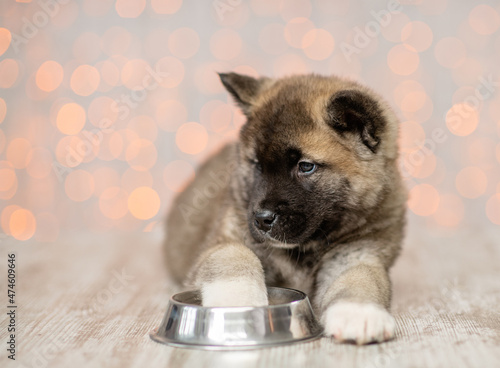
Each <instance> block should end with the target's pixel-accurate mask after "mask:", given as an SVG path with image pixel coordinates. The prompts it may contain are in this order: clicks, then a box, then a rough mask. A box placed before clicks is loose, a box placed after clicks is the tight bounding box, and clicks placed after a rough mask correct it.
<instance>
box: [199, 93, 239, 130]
mask: <svg viewBox="0 0 500 368" xmlns="http://www.w3.org/2000/svg"><path fill="white" fill-rule="evenodd" d="M232 111H233V108H232V106H231V105H228V104H226V103H224V102H222V101H220V100H213V101H209V102H207V103H206V104H205V105H203V107H202V108H201V110H200V123H201V124H203V126H205V127H207V128H208V127H209V128H210V129H211V130H212V131H214V132H216V133H221V132H223V131H224V130H226V129H227V128H228V127H229V125H230V124H231V119H232Z"/></svg>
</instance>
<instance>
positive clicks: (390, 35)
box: [372, 12, 415, 51]
mask: <svg viewBox="0 0 500 368" xmlns="http://www.w3.org/2000/svg"><path fill="white" fill-rule="evenodd" d="M379 16H380V17H383V19H384V20H382V21H380V20H379V21H377V23H378V24H380V30H381V33H382V36H383V37H384V38H385V39H386V40H387V41H390V42H394V43H400V42H402V41H403V39H402V32H403V29H404V28H405V27H406V26H407V25H408V24H409V23H410V18H409V17H408V16H407V15H406V14H405V13H404V12H399V13H388V14H385V15H382V14H379ZM373 22H375V21H373ZM382 24H383V26H382ZM372 32H373V31H372ZM411 50H412V51H413V50H415V49H411Z"/></svg>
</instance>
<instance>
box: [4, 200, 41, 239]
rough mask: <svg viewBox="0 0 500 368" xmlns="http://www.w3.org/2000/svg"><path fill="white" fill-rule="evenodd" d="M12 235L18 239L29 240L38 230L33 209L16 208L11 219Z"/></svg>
mask: <svg viewBox="0 0 500 368" xmlns="http://www.w3.org/2000/svg"><path fill="white" fill-rule="evenodd" d="M9 229H10V235H12V236H13V237H14V238H16V239H17V240H28V239H30V238H31V237H32V236H33V234H35V231H36V219H35V216H33V214H32V213H31V211H29V210H27V209H24V208H19V209H17V210H15V211H14V212H13V213H12V214H11V215H10V219H9Z"/></svg>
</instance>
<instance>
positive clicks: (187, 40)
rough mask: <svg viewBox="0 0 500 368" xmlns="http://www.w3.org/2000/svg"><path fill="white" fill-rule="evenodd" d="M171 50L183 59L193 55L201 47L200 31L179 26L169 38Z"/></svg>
mask: <svg viewBox="0 0 500 368" xmlns="http://www.w3.org/2000/svg"><path fill="white" fill-rule="evenodd" d="M168 48H169V49H170V52H171V53H172V54H173V55H174V56H176V57H178V58H181V59H189V58H190V57H193V56H194V55H195V54H196V53H197V52H198V49H199V48H200V38H199V37H198V33H196V31H195V30H194V29H192V28H187V27H184V28H178V29H176V30H175V31H173V32H172V33H171V34H170V37H169V38H168Z"/></svg>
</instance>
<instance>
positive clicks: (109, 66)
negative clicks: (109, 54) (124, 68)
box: [96, 60, 120, 87]
mask: <svg viewBox="0 0 500 368" xmlns="http://www.w3.org/2000/svg"><path fill="white" fill-rule="evenodd" d="M96 69H97V70H98V72H99V74H100V75H101V81H102V82H105V83H106V84H107V85H109V86H111V87H114V86H117V85H118V84H119V82H120V71H119V70H118V67H117V66H116V65H115V63H113V62H112V61H110V60H104V61H100V62H98V63H97V64H96Z"/></svg>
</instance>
